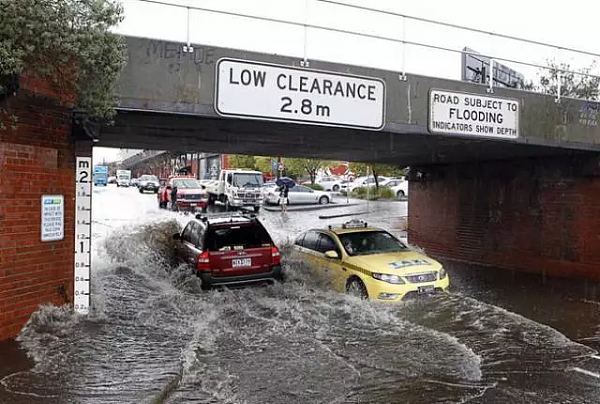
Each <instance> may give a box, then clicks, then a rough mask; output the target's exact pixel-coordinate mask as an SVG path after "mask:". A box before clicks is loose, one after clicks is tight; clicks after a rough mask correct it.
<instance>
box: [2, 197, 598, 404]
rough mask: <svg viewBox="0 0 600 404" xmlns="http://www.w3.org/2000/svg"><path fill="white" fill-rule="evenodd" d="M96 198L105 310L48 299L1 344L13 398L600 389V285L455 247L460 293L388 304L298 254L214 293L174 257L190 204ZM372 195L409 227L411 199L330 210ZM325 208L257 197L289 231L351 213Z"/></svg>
mask: <svg viewBox="0 0 600 404" xmlns="http://www.w3.org/2000/svg"><path fill="white" fill-rule="evenodd" d="M93 204H94V227H93V239H94V246H95V251H94V256H93V265H94V267H93V277H92V279H93V280H92V282H93V284H92V293H93V296H92V299H93V304H94V308H93V311H92V313H91V315H90V316H89V317H79V316H75V315H73V314H72V313H71V312H70V311H69V310H66V309H63V308H57V307H50V306H48V307H42V308H41V309H40V310H39V311H38V312H36V313H35V314H34V316H32V319H31V320H30V322H29V324H28V325H27V326H26V328H25V329H24V330H23V332H22V333H21V335H20V336H19V338H18V343H17V342H9V343H4V344H0V402H1V403H5V402H8V403H13V404H19V403H160V402H165V403H188V402H189V403H249V404H250V403H257V404H266V403H285V404H287V403H459V402H471V403H490V402H494V403H496V402H497V403H595V402H599V401H600V356H596V351H597V350H598V349H600V329H599V327H600V303H598V300H599V297H600V293H599V294H598V295H596V286H595V285H592V284H587V283H585V282H580V281H568V280H557V279H542V278H541V277H538V276H533V275H521V274H516V273H512V272H509V271H501V270H496V269H494V268H487V267H486V268H480V267H474V266H469V265H464V264H462V265H459V264H456V263H445V266H446V267H447V268H448V269H449V273H450V276H451V284H452V292H451V293H449V294H447V295H442V296H435V297H431V298H426V299H421V300H413V301H408V302H406V303H403V304H401V305H397V306H385V305H382V304H378V303H370V302H363V301H360V300H357V299H355V298H352V297H349V296H345V295H340V294H337V293H334V292H332V291H330V290H328V289H327V288H326V286H324V285H325V282H324V281H323V280H322V279H319V278H315V277H314V276H311V275H309V272H308V271H307V270H306V267H304V265H303V264H302V263H301V262H287V263H286V264H285V268H286V270H287V274H288V280H287V281H286V282H285V283H283V284H275V285H272V286H260V287H248V288H243V289H234V290H224V291H211V292H208V293H207V292H203V291H201V289H200V285H199V282H198V279H197V278H196V277H195V276H193V275H191V274H190V271H189V269H187V268H185V267H173V266H172V264H171V260H170V251H171V240H172V239H171V235H172V233H174V232H175V231H176V230H177V228H178V227H179V226H180V225H182V224H184V223H185V222H186V220H188V219H189V217H186V216H183V215H177V214H174V213H171V212H164V211H159V210H158V208H157V203H156V199H155V195H152V194H145V195H140V194H139V193H138V192H137V191H136V190H135V189H123V188H115V187H108V188H101V189H95V190H94V199H93ZM364 211H369V214H367V215H361V218H364V219H366V220H367V221H369V222H370V223H371V224H373V225H377V226H383V227H386V228H388V229H390V230H391V231H393V232H395V233H396V234H398V235H399V236H402V235H403V234H402V232H401V231H400V229H399V225H400V223H401V218H402V217H403V216H405V215H406V213H407V203H406V202H389V203H388V202H381V203H369V204H368V206H367V204H365V203H361V204H359V205H357V206H350V207H343V206H340V207H339V208H332V209H327V214H335V213H351V212H364ZM318 216H319V212H318V211H299V212H289V213H288V214H287V216H283V217H282V215H281V214H280V213H277V212H266V211H265V212H261V213H260V217H261V220H262V221H263V223H264V224H265V225H266V226H267V228H268V229H269V231H270V232H271V233H272V235H273V237H274V239H275V240H276V242H277V243H279V244H280V245H285V244H286V243H289V242H291V241H292V240H293V239H294V238H295V236H296V235H297V234H298V233H299V232H301V231H303V230H306V229H308V228H312V227H317V226H318V227H321V226H326V225H328V224H333V223H339V222H340V221H343V220H344V218H335V219H327V220H321V219H318ZM598 291H599V292H600V289H599V290H598ZM19 347H20V348H19Z"/></svg>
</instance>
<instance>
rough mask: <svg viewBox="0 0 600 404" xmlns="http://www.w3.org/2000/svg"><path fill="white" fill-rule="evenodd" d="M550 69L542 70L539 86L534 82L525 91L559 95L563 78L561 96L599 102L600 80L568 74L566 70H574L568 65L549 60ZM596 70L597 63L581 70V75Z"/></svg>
mask: <svg viewBox="0 0 600 404" xmlns="http://www.w3.org/2000/svg"><path fill="white" fill-rule="evenodd" d="M547 64H548V69H541V70H540V73H539V75H540V81H539V84H534V83H533V82H528V83H525V85H524V86H523V89H525V90H529V91H536V92H541V93H545V94H550V95H557V94H558V78H559V75H560V76H561V82H560V95H561V96H564V97H574V98H583V99H588V100H598V98H599V95H600V78H597V77H590V76H584V75H581V74H574V73H567V72H566V70H574V69H573V68H572V67H571V66H570V65H569V64H567V63H556V62H555V61H553V60H548V61H547ZM595 68H596V63H595V62H594V63H592V65H591V66H589V67H586V68H583V69H580V70H579V72H580V73H584V74H588V73H590V72H591V71H592V70H593V69H595Z"/></svg>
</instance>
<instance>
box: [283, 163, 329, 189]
mask: <svg viewBox="0 0 600 404" xmlns="http://www.w3.org/2000/svg"><path fill="white" fill-rule="evenodd" d="M327 163H328V162H327V161H325V160H319V159H297V158H284V159H283V165H284V167H285V173H286V175H287V176H289V177H293V178H297V177H300V176H302V175H303V174H308V176H309V177H310V183H311V184H314V183H315V178H316V177H317V172H318V171H319V170H320V169H321V168H323V167H325V166H326V165H327Z"/></svg>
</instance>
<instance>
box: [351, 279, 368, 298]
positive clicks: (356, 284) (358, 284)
mask: <svg viewBox="0 0 600 404" xmlns="http://www.w3.org/2000/svg"><path fill="white" fill-rule="evenodd" d="M346 293H348V294H349V295H352V296H356V297H358V298H361V299H365V300H366V299H368V298H369V294H368V293H367V288H366V287H365V284H364V283H363V282H362V281H361V280H360V279H358V278H353V279H350V280H349V281H348V283H347V284H346Z"/></svg>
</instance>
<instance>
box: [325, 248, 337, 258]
mask: <svg viewBox="0 0 600 404" xmlns="http://www.w3.org/2000/svg"><path fill="white" fill-rule="evenodd" d="M325 257H327V258H329V259H331V260H336V259H339V258H340V256H339V255H338V253H337V252H336V251H333V250H330V251H325Z"/></svg>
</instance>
